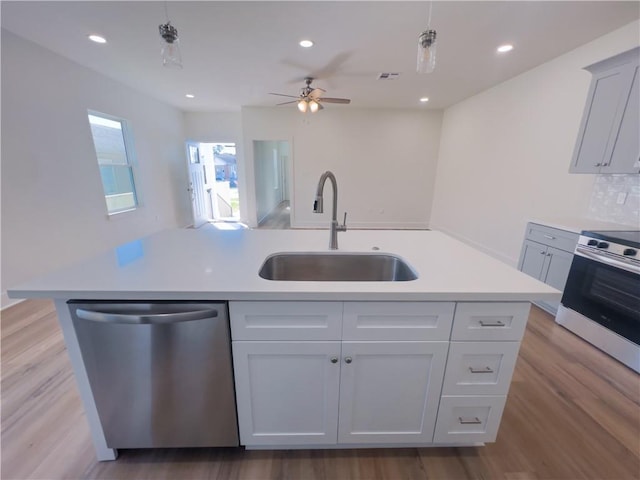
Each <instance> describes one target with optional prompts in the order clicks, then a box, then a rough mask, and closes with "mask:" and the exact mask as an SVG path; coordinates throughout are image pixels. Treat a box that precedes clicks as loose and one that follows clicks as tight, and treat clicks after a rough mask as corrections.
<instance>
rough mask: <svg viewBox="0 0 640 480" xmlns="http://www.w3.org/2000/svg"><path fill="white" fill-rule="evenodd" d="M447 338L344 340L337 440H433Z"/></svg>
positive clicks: (360, 441)
mask: <svg viewBox="0 0 640 480" xmlns="http://www.w3.org/2000/svg"><path fill="white" fill-rule="evenodd" d="M448 346H449V345H448V342H446V341H445V342H343V343H342V358H343V361H342V367H341V374H340V414H339V415H340V425H339V427H338V443H341V444H349V443H355V444H364V443H373V444H392V443H431V440H432V439H433V429H434V426H435V421H436V414H437V411H438V403H439V401H440V390H441V388H442V377H443V374H444V365H445V361H446V358H447V349H448Z"/></svg>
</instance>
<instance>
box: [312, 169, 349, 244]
mask: <svg viewBox="0 0 640 480" xmlns="http://www.w3.org/2000/svg"><path fill="white" fill-rule="evenodd" d="M327 178H328V179H329V180H331V186H332V187H333V210H332V214H331V228H330V232H329V249H330V250H337V249H338V232H346V231H347V212H344V221H343V224H342V225H339V224H338V218H337V217H338V184H337V182H336V177H335V175H334V174H333V173H331V172H330V171H328V170H327V171H326V172H324V173H323V174H322V175H321V176H320V180H319V181H318V190H317V191H316V201H315V202H313V211H314V212H315V213H322V212H323V211H324V210H323V198H322V192H323V190H324V184H325V182H326V181H327Z"/></svg>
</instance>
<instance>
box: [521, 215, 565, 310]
mask: <svg viewBox="0 0 640 480" xmlns="http://www.w3.org/2000/svg"><path fill="white" fill-rule="evenodd" d="M577 243H578V234H577V233H574V232H568V231H566V230H561V229H559V228H552V227H548V226H546V225H539V224H537V223H528V224H527V231H526V233H525V239H524V242H523V243H522V250H521V251H520V261H519V262H518V269H519V270H521V271H522V272H523V273H526V274H527V275H530V276H532V277H533V278H537V279H538V280H540V281H541V282H544V283H546V284H547V285H551V286H552V287H553V288H557V289H558V290H560V291H563V290H564V286H565V284H566V283H567V277H568V276H569V269H570V268H571V262H572V261H573V251H574V250H575V247H576V244H577ZM559 304H560V302H559V301H546V302H536V305H538V306H539V307H541V308H543V309H544V310H546V311H547V312H549V313H551V314H552V315H555V314H556V312H557V310H558V305H559Z"/></svg>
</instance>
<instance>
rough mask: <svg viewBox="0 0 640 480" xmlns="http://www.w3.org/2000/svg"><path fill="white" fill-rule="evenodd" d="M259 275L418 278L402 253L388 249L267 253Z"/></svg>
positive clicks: (388, 279) (346, 279)
mask: <svg viewBox="0 0 640 480" xmlns="http://www.w3.org/2000/svg"><path fill="white" fill-rule="evenodd" d="M259 275H260V276H261V277H262V278H265V279H267V280H283V281H298V282H300V281H303V282H309V281H310V282H406V281H409V280H415V279H417V278H418V275H417V274H416V272H415V271H414V270H413V268H411V266H410V265H409V264H407V263H406V262H405V261H404V260H402V259H401V258H400V257H396V256H395V255H390V254H384V253H380V254H370V253H297V252H293V253H276V254H273V255H271V256H269V257H267V259H266V260H265V262H264V264H263V265H262V267H261V268H260V272H259Z"/></svg>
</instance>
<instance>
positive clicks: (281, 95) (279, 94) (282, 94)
mask: <svg viewBox="0 0 640 480" xmlns="http://www.w3.org/2000/svg"><path fill="white" fill-rule="evenodd" d="M269 95H277V96H279V97H289V98H298V96H297V95H285V94H284V93H272V92H269Z"/></svg>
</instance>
